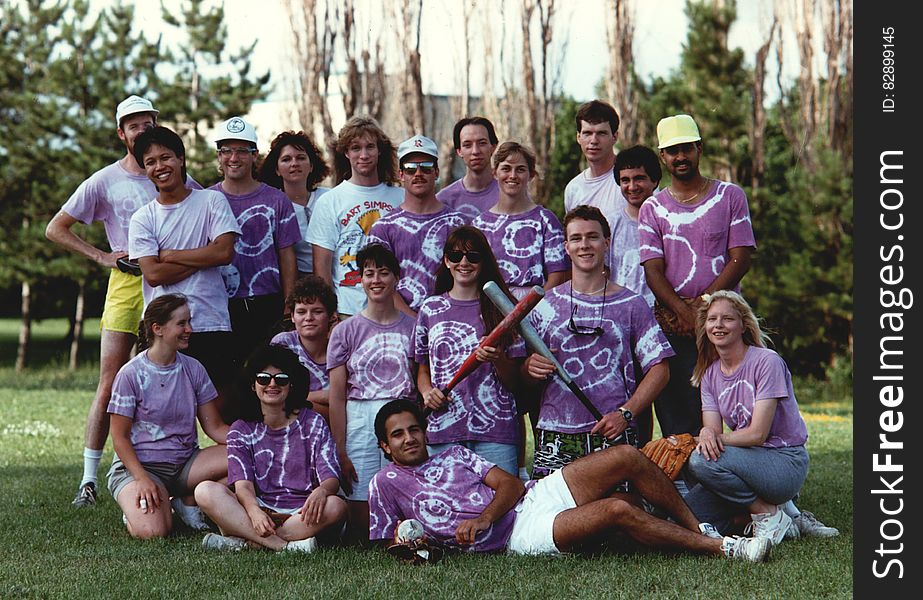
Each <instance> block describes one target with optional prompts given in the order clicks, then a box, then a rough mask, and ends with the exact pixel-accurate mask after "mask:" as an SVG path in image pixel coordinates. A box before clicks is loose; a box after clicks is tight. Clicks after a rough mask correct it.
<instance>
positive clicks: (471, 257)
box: [445, 250, 484, 265]
mask: <svg viewBox="0 0 923 600" xmlns="http://www.w3.org/2000/svg"><path fill="white" fill-rule="evenodd" d="M466 256H467V257H468V262H470V263H471V264H472V265H476V264H478V263H479V262H481V260H482V259H483V258H484V257H483V256H482V255H481V253H480V252H478V251H477V250H447V251H446V253H445V257H446V258H448V259H449V261H450V262H453V263H460V262H461V260H462V258H464V257H466Z"/></svg>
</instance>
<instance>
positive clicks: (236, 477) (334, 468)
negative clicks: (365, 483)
mask: <svg viewBox="0 0 923 600" xmlns="http://www.w3.org/2000/svg"><path fill="white" fill-rule="evenodd" d="M339 477H340V463H339V460H338V459H337V451H336V446H335V445H334V443H333V436H331V435H330V429H329V428H328V427H327V423H326V421H324V418H323V417H322V416H320V415H319V414H317V413H316V412H314V411H313V410H311V409H308V408H305V409H302V410H301V411H300V412H299V413H298V417H297V418H296V419H295V420H294V421H292V422H291V423H289V424H288V425H286V426H285V427H281V428H279V429H272V428H270V427H267V426H266V425H265V424H264V423H261V422H258V423H254V422H251V421H242V420H238V421H235V422H234V424H233V425H231V429H230V431H229V432H228V485H232V484H234V483H235V482H237V481H249V482H251V483H253V485H254V487H255V488H256V496H257V498H259V499H260V500H261V501H262V503H263V504H264V505H265V506H268V507H270V508H275V509H283V510H291V509H294V508H300V507H302V506H304V503H305V501H306V500H307V499H308V496H309V495H311V492H312V491H314V489H315V488H317V487H318V486H319V485H320V484H321V483H322V482H323V481H325V480H327V479H331V478H333V479H339Z"/></svg>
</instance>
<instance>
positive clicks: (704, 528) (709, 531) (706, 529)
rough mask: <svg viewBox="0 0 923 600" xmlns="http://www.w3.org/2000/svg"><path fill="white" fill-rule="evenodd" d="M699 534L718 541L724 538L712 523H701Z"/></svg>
mask: <svg viewBox="0 0 923 600" xmlns="http://www.w3.org/2000/svg"><path fill="white" fill-rule="evenodd" d="M699 533H701V534H702V535H705V536H708V537H710V538H714V539H716V540H720V539H723V538H724V536H723V535H721V534H720V533H718V530H717V529H715V526H714V525H712V524H711V523H699Z"/></svg>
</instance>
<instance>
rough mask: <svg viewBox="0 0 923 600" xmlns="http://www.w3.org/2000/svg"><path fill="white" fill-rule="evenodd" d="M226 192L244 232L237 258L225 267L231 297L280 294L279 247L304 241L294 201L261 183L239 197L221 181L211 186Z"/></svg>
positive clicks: (236, 246)
mask: <svg viewBox="0 0 923 600" xmlns="http://www.w3.org/2000/svg"><path fill="white" fill-rule="evenodd" d="M208 189H210V190H216V191H218V192H221V193H222V194H224V195H225V197H227V199H228V204H230V205H231V211H232V212H233V213H234V216H235V217H236V218H237V223H238V225H240V230H241V232H242V234H241V235H240V237H238V238H237V243H235V244H234V260H233V262H231V264H229V265H225V266H222V267H221V275H222V276H223V277H224V283H225V285H226V286H227V290H228V296H229V297H231V298H250V297H251V296H264V295H266V294H278V293H280V292H281V291H282V283H281V281H280V279H279V250H280V249H282V248H288V247H289V246H294V245H295V244H296V243H297V242H299V241H301V230H299V229H298V219H297V218H296V217H295V211H294V210H292V202H291V200H289V199H288V196H286V195H285V192H283V191H282V190H279V189H276V188H274V187H272V186H269V185H266V184H265V183H260V185H259V187H258V188H257V189H256V190H254V191H253V192H251V193H249V194H244V195H243V196H235V195H233V194H230V193H228V192H226V191H225V190H224V188H223V187H222V186H221V183H220V182H219V183H216V184H215V185H213V186H211V187H210V188H208Z"/></svg>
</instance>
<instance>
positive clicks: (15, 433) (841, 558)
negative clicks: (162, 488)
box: [0, 321, 853, 600]
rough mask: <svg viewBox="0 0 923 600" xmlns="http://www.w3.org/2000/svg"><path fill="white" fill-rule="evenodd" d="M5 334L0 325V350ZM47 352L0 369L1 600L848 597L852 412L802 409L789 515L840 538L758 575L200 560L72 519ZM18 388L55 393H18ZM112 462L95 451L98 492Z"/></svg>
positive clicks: (68, 458) (180, 538) (95, 513)
mask: <svg viewBox="0 0 923 600" xmlns="http://www.w3.org/2000/svg"><path fill="white" fill-rule="evenodd" d="M5 325H6V323H4V322H3V321H0V347H3V348H4V349H5V348H6V345H5V344H6V341H4V340H3V339H2V338H3V337H6V335H5V334H7V335H8V332H9V331H10V329H9V328H6V327H5ZM89 329H90V328H88V330H89ZM12 331H13V336H14V342H15V328H12ZM53 333H54V332H53V331H52V332H51V333H49V335H48V338H47V339H49V340H54V339H55V335H53ZM60 337H61V336H60V330H59V331H58V336H57V339H60ZM52 345H53V344H51V342H49V347H48V348H46V349H45V350H43V351H42V354H41V356H46V357H49V358H47V359H46V360H47V361H48V362H47V363H46V364H44V365H42V364H39V365H38V366H36V367H33V368H32V369H30V370H29V371H28V372H27V373H26V374H25V375H22V374H20V375H17V374H15V373H13V372H12V369H11V367H10V366H9V365H7V364H6V362H4V364H3V366H2V367H0V531H2V532H3V536H4V539H3V543H2V544H0V598H75V597H90V598H109V597H119V598H123V597H126V598H144V599H145V600H147V599H153V598H171V599H172V598H186V597H191V598H235V599H239V598H253V597H267V598H269V597H272V598H276V597H279V598H284V597H298V598H313V597H330V598H340V597H343V598H389V599H393V598H402V597H404V598H420V597H421V596H422V597H434V598H441V597H445V598H482V597H483V598H513V597H516V598H518V597H532V598H546V597H552V596H554V597H568V598H570V597H576V598H584V597H587V598H588V597H591V596H592V597H600V598H630V599H632V600H636V599H639V598H682V599H686V600H688V599H690V598H708V599H715V598H760V599H762V598H805V599H814V598H851V597H852V549H853V543H852V542H853V539H852V517H853V505H852V460H853V457H852V419H853V415H852V406H851V402H839V403H837V402H830V401H823V402H822V401H821V399H815V398H813V397H807V395H806V394H802V395H803V396H805V397H803V398H801V401H802V409H803V412H804V414H805V417H806V420H807V422H808V428H809V431H810V433H811V440H810V442H809V450H810V451H811V474H810V476H809V477H808V482H807V484H806V485H805V487H804V489H803V491H802V497H801V500H800V502H799V505H800V506H802V507H803V508H806V509H808V510H811V511H813V512H815V513H816V514H817V515H818V516H819V517H820V518H821V519H822V520H823V521H824V522H826V523H828V524H832V525H835V526H836V527H839V528H840V530H841V532H842V534H841V536H840V537H838V538H834V539H830V540H820V539H807V540H799V541H794V542H786V543H784V544H782V545H781V546H779V547H778V548H776V549H775V551H774V553H773V558H772V560H771V561H770V562H769V563H767V564H759V565H751V564H743V563H739V562H733V563H732V562H730V561H727V560H723V559H721V558H714V557H701V556H691V555H680V554H668V553H661V552H655V551H647V550H640V549H636V548H633V547H631V546H628V545H626V544H618V545H617V547H618V549H619V551H618V552H608V553H604V554H599V555H594V556H567V557H560V558H550V557H528V558H527V557H510V556H456V555H452V556H449V557H447V558H446V559H445V560H444V561H443V562H442V563H441V564H439V565H436V566H434V567H408V566H404V565H401V564H398V563H397V562H395V561H394V560H393V559H392V558H390V557H389V556H387V555H385V554H384V553H382V552H379V551H360V550H355V549H326V550H322V551H320V552H318V553H316V554H312V555H309V556H285V555H276V554H271V553H268V552H259V551H247V552H241V553H208V552H205V551H203V550H202V549H201V546H200V542H201V535H199V534H195V533H192V532H190V531H188V530H182V529H180V530H178V531H177V532H176V533H175V534H174V535H173V536H172V537H170V538H169V539H166V540H159V541H153V542H140V541H135V540H131V539H130V538H129V537H128V534H127V533H126V532H125V529H124V527H123V526H122V523H121V520H120V513H119V509H118V507H117V505H116V504H115V503H114V502H113V501H112V499H111V497H110V496H109V495H108V493H107V492H106V491H102V493H101V499H100V504H99V505H98V506H97V508H95V509H92V510H81V511H77V510H73V509H71V507H70V506H69V504H70V501H71V499H72V498H73V494H74V491H75V486H76V484H77V480H78V478H79V476H80V472H81V469H82V467H81V464H82V462H81V461H82V459H81V450H82V446H83V443H82V441H83V426H84V420H85V418H86V411H87V409H88V407H89V405H90V402H91V401H92V397H93V393H94V389H95V378H94V375H93V374H94V373H95V371H94V369H95V368H96V367H95V365H93V364H92V363H90V364H87V365H86V366H84V367H82V368H81V369H80V370H78V375H77V376H73V375H70V376H69V377H70V378H68V374H67V372H66V370H64V369H61V368H60V367H59V366H58V365H59V364H66V363H54V361H56V360H58V359H57V358H55V353H54V352H53V351H51V346H52ZM13 347H14V348H15V343H14V345H13ZM65 354H66V353H65ZM2 356H3V357H4V361H6V357H7V356H8V355H7V354H6V352H5V351H4V353H3V354H2ZM65 360H66V359H65ZM10 364H12V363H11V361H10ZM62 372H63V374H62ZM23 377H29V378H32V380H33V381H37V382H45V383H46V384H48V383H53V384H54V385H46V386H44V387H43V386H39V385H36V386H31V385H28V386H24V385H20V384H22V383H24V381H23ZM111 458H112V454H111V446H110V445H107V448H106V452H105V455H104V457H103V465H102V466H101V468H100V477H101V481H103V480H104V475H105V471H106V468H107V467H108V464H109V462H110V461H111ZM103 485H104V482H103Z"/></svg>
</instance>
